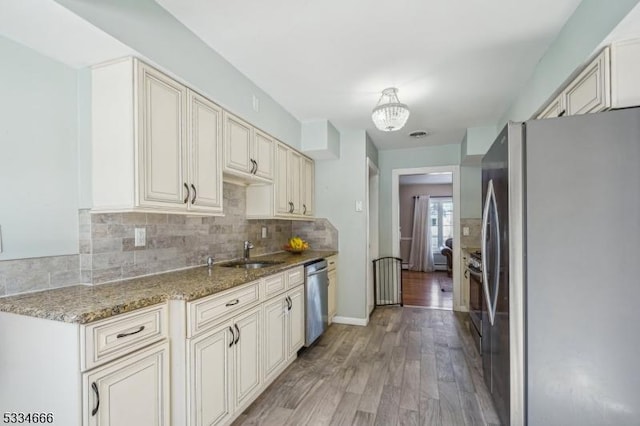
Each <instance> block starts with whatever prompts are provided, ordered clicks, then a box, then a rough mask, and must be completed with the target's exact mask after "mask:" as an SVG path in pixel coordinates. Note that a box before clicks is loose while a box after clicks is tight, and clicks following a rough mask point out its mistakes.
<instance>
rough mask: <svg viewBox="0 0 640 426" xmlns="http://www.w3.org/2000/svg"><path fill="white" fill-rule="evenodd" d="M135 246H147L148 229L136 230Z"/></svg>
mask: <svg viewBox="0 0 640 426" xmlns="http://www.w3.org/2000/svg"><path fill="white" fill-rule="evenodd" d="M134 245H135V246H136V247H144V246H146V245H147V229H146V228H136V230H135V243H134Z"/></svg>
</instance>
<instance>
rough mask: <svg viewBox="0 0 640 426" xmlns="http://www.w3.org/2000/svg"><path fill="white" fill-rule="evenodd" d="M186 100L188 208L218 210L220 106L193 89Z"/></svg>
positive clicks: (220, 147)
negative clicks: (187, 113)
mask: <svg viewBox="0 0 640 426" xmlns="http://www.w3.org/2000/svg"><path fill="white" fill-rule="evenodd" d="M188 100H189V103H188V105H189V108H188V111H189V138H188V140H189V149H188V152H189V154H190V157H189V179H188V180H189V189H190V191H191V193H190V194H189V196H190V198H189V200H188V206H189V210H193V211H202V212H212V211H215V212H222V176H221V174H220V170H221V169H222V109H221V108H220V107H219V106H217V105H216V104H214V103H212V102H211V101H209V100H208V99H206V98H205V97H203V96H200V95H199V94H197V93H195V92H193V91H189V97H188ZM183 201H184V200H183Z"/></svg>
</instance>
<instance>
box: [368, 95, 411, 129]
mask: <svg viewBox="0 0 640 426" xmlns="http://www.w3.org/2000/svg"><path fill="white" fill-rule="evenodd" d="M385 100H386V102H384V101H385ZM408 118H409V108H408V107H407V106H406V105H405V104H403V103H400V100H399V99H398V89H396V88H395V87H389V88H388V89H384V90H383V91H382V96H380V100H379V101H378V105H376V107H375V108H374V109H373V112H372V113H371V119H372V120H373V124H375V125H376V127H377V128H378V129H380V130H382V131H383V132H393V131H395V130H400V129H402V127H403V126H404V125H405V123H406V122H407V119H408Z"/></svg>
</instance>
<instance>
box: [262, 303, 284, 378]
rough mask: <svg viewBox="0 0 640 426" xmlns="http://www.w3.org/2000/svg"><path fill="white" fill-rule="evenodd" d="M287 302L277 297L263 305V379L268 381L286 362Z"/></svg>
mask: <svg viewBox="0 0 640 426" xmlns="http://www.w3.org/2000/svg"><path fill="white" fill-rule="evenodd" d="M287 307H288V305H287V302H286V301H285V296H284V295H282V296H277V297H275V298H274V299H273V300H271V301H269V302H267V303H265V305H264V377H265V381H269V380H270V379H271V378H272V377H274V376H275V375H276V374H277V373H279V369H280V366H282V365H283V364H284V363H285V362H286V361H287V354H288V350H287V339H286V336H287V327H286V326H287V321H286V314H287Z"/></svg>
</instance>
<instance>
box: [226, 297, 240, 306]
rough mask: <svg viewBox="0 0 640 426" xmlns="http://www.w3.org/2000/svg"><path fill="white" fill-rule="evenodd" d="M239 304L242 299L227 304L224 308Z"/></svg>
mask: <svg viewBox="0 0 640 426" xmlns="http://www.w3.org/2000/svg"><path fill="white" fill-rule="evenodd" d="M238 303H240V299H236V300H232V301H231V302H227V304H226V305H224V306H227V307H228V306H233V305H237V304H238Z"/></svg>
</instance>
